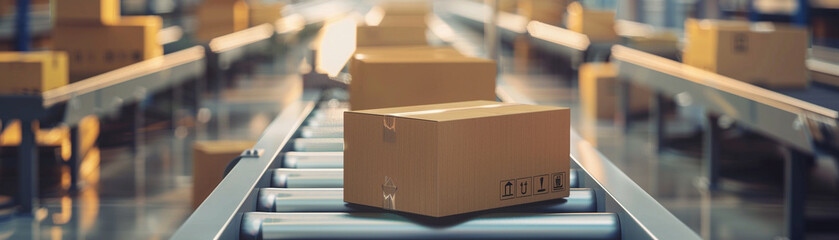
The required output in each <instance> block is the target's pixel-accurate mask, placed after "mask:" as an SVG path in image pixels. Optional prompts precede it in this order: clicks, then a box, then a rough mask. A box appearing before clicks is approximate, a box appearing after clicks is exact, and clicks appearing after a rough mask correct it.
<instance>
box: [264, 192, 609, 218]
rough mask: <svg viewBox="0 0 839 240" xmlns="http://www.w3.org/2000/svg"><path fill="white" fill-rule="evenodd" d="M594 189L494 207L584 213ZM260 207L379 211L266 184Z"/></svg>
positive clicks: (338, 197) (339, 197) (592, 204)
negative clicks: (545, 199) (511, 205)
mask: <svg viewBox="0 0 839 240" xmlns="http://www.w3.org/2000/svg"><path fill="white" fill-rule="evenodd" d="M595 199H596V198H595V194H594V190H592V189H590V188H572V189H571V194H570V196H569V197H568V198H565V199H559V200H551V201H544V202H540V203H533V204H526V205H521V206H513V207H506V208H501V209H494V210H493V212H518V213H582V212H596V211H597V201H596V200H595ZM257 210H258V211H265V212H379V211H381V210H379V209H374V208H362V207H354V206H348V205H347V204H346V203H345V202H344V190H343V189H341V188H296V189H295V188H263V189H260V190H259V204H258V205H257Z"/></svg>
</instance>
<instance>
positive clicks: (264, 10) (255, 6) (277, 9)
mask: <svg viewBox="0 0 839 240" xmlns="http://www.w3.org/2000/svg"><path fill="white" fill-rule="evenodd" d="M284 6H285V5H284V4H283V3H279V2H275V3H261V2H251V5H250V14H249V16H250V24H251V26H256V25H260V24H265V23H268V24H272V25H273V24H274V23H276V22H277V20H279V19H280V18H282V17H283V15H282V13H281V12H282V11H283V7H284Z"/></svg>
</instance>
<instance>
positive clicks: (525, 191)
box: [519, 182, 527, 194]
mask: <svg viewBox="0 0 839 240" xmlns="http://www.w3.org/2000/svg"><path fill="white" fill-rule="evenodd" d="M519 185H520V186H519V188H521V194H527V182H523V183H520V184H519Z"/></svg>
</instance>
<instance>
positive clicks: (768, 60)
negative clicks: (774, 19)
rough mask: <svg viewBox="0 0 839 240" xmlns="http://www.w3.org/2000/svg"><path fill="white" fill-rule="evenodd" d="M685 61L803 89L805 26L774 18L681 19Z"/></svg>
mask: <svg viewBox="0 0 839 240" xmlns="http://www.w3.org/2000/svg"><path fill="white" fill-rule="evenodd" d="M685 33H686V35H687V45H686V46H685V49H684V56H683V58H684V63H685V64H688V65H691V66H695V67H698V68H701V69H704V70H708V71H711V72H716V73H719V74H721V75H724V76H727V77H730V78H734V79H737V80H740V81H744V82H747V83H751V84H755V85H759V86H765V87H770V88H804V87H807V85H808V84H809V79H808V77H807V67H806V58H807V47H808V43H809V41H808V39H807V38H808V37H807V30H806V29H803V28H796V27H792V26H783V25H780V24H772V23H754V24H753V23H749V22H740V21H719V20H696V19H688V20H687V21H685Z"/></svg>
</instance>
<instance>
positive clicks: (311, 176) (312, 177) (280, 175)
mask: <svg viewBox="0 0 839 240" xmlns="http://www.w3.org/2000/svg"><path fill="white" fill-rule="evenodd" d="M271 184H272V186H273V187H278V188H342V187H344V169H291V168H278V169H274V177H273V180H272V181H271Z"/></svg>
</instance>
